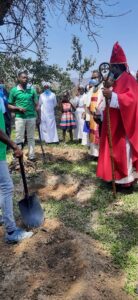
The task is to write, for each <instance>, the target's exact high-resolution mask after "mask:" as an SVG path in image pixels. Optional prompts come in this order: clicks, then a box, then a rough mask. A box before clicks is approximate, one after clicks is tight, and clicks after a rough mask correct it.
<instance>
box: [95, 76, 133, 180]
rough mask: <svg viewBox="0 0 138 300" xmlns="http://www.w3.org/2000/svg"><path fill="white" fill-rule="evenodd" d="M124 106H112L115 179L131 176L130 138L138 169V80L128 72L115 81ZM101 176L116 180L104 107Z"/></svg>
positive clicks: (121, 104) (99, 169) (100, 157)
mask: <svg viewBox="0 0 138 300" xmlns="http://www.w3.org/2000/svg"><path fill="white" fill-rule="evenodd" d="M113 92H115V93H116V94H117V96H118V102H119V107H120V109H117V108H110V120H111V131H112V142H113V157H114V164H115V179H116V180H120V179H122V178H124V177H127V176H128V168H127V154H126V139H128V141H129V143H130V145H131V154H132V162H133V166H134V167H135V168H136V171H138V84H137V82H136V80H135V79H134V77H133V76H132V75H130V74H129V73H127V72H124V73H123V74H122V75H121V76H120V77H119V78H118V79H117V80H116V81H115V83H114V87H113ZM97 176H98V177H100V178H102V179H103V180H105V181H110V180H112V171H111V160H110V151H109V144H108V136H107V119H106V111H104V118H103V125H102V134H101V139H100V153H99V160H98V167H97Z"/></svg>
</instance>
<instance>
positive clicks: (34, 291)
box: [0, 148, 133, 300]
mask: <svg viewBox="0 0 138 300" xmlns="http://www.w3.org/2000/svg"><path fill="white" fill-rule="evenodd" d="M47 152H48V154H47V155H48V159H51V160H52V161H56V159H57V157H58V159H59V158H60V159H63V158H64V159H68V160H70V161H74V160H78V159H80V158H81V157H82V158H83V156H84V155H85V151H84V150H77V151H74V150H72V149H71V150H70V151H67V150H66V149H60V150H59V149H57V148H48V149H47ZM26 168H27V167H26ZM29 168H30V167H29ZM85 184H86V186H85ZM86 187H87V188H86ZM30 189H31V190H32V191H33V190H36V189H37V190H38V194H39V196H40V197H41V199H42V200H43V201H48V199H49V198H50V199H51V198H52V199H55V201H60V200H63V199H66V198H67V197H72V199H73V197H74V196H76V201H78V202H79V203H80V204H81V205H82V203H86V202H87V199H89V198H90V195H91V193H92V192H93V191H94V186H93V187H92V185H91V182H83V183H82V184H81V185H80V182H79V180H78V179H77V178H76V179H74V178H72V177H71V176H69V175H66V176H64V177H62V176H61V175H53V174H50V173H48V174H47V173H46V172H44V171H43V172H42V173H41V172H40V176H39V177H36V178H35V177H34V178H32V179H30ZM19 190H21V187H20V184H18V185H17V186H16V191H19ZM2 237H3V229H2V228H1V229H0V249H1V250H0V251H1V259H0V299H2V300H11V299H13V300H105V299H108V300H131V299H133V298H132V297H131V296H128V295H127V294H126V293H125V292H123V289H122V288H123V287H124V276H123V274H122V273H121V271H120V270H119V269H117V268H116V267H115V266H114V265H113V263H112V259H111V257H110V256H109V255H108V253H107V252H105V251H104V250H103V248H102V246H101V244H100V243H99V242H97V241H95V240H93V239H92V238H90V237H89V236H87V235H86V234H82V233H78V232H76V231H74V230H72V229H70V228H67V227H65V226H64V224H63V223H62V222H60V221H59V220H58V219H52V220H46V221H45V224H44V226H43V227H42V228H39V229H37V230H35V231H34V236H33V237H32V238H31V239H30V240H28V241H27V240H26V241H23V242H22V243H21V244H19V245H12V246H9V245H5V243H4V242H3V238H2Z"/></svg>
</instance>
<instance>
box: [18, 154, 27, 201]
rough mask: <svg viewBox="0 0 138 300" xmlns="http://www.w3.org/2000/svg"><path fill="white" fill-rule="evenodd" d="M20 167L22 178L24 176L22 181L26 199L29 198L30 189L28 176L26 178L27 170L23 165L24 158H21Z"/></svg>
mask: <svg viewBox="0 0 138 300" xmlns="http://www.w3.org/2000/svg"><path fill="white" fill-rule="evenodd" d="M19 165H20V170H21V176H22V181H23V186H24V193H25V197H26V198H28V196H29V193H28V187H27V181H26V176H25V170H24V164H23V158H22V157H19Z"/></svg>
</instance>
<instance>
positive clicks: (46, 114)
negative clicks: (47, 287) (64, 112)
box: [39, 82, 59, 143]
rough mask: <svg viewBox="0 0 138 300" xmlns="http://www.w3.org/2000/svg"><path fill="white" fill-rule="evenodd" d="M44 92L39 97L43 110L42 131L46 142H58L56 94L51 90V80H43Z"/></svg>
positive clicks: (42, 136)
mask: <svg viewBox="0 0 138 300" xmlns="http://www.w3.org/2000/svg"><path fill="white" fill-rule="evenodd" d="M42 85H43V87H44V92H43V93H42V94H41V95H40V97H39V107H40V110H41V123H40V133H41V138H42V140H43V141H45V142H46V143H58V142H59V138H58V133H57V126H56V119H55V107H56V106H57V100H56V95H55V94H54V93H53V92H52V91H51V90H50V86H51V84H50V83H49V82H42Z"/></svg>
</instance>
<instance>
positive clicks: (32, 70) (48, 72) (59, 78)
mask: <svg viewBox="0 0 138 300" xmlns="http://www.w3.org/2000/svg"><path fill="white" fill-rule="evenodd" d="M0 65H1V68H0V78H2V79H4V81H5V83H7V82H8V83H9V84H10V85H13V83H14V81H15V80H16V78H17V76H18V73H19V72H20V71H24V70H26V71H27V72H28V75H29V78H30V80H31V81H32V82H33V83H34V84H39V85H41V82H42V81H43V80H45V81H50V82H52V83H53V85H54V90H56V93H57V94H62V92H63V91H64V90H66V89H71V88H72V86H73V84H72V82H71V79H70V77H69V75H68V73H67V72H64V71H63V70H62V69H61V68H59V66H58V65H52V66H50V65H47V64H45V63H44V62H43V61H40V60H35V61H33V60H32V59H31V58H27V59H24V58H22V57H19V56H12V57H11V56H8V55H5V54H0Z"/></svg>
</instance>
